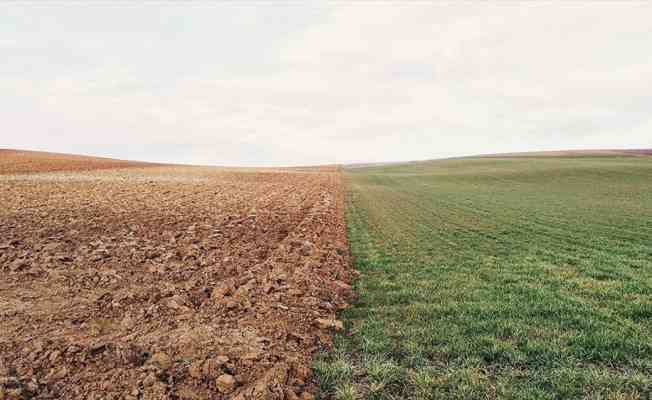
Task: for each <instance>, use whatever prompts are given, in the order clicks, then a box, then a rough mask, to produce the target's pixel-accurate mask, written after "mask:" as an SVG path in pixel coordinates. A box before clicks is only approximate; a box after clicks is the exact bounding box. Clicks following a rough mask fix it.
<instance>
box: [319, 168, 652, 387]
mask: <svg viewBox="0 0 652 400" xmlns="http://www.w3.org/2000/svg"><path fill="white" fill-rule="evenodd" d="M347 184H348V194H347V196H348V198H347V205H348V206H347V225H348V234H349V241H350V246H351V250H352V253H353V255H354V257H355V268H356V269H358V270H359V271H360V273H361V275H360V278H359V280H358V281H357V282H356V284H355V288H356V290H357V293H358V294H359V300H358V301H357V302H356V304H355V305H354V307H353V308H351V309H350V310H348V311H346V312H345V313H344V314H343V315H342V319H343V320H344V322H345V324H346V332H345V333H344V334H341V335H339V336H338V337H336V343H335V349H334V351H333V352H331V353H330V354H328V355H323V356H322V357H321V358H319V359H318V360H317V361H316V362H315V365H314V367H315V370H316V373H317V377H318V379H319V381H320V385H321V397H322V398H337V399H354V398H369V399H448V398H451V399H493V398H498V399H503V398H506V399H576V398H577V399H580V398H586V399H636V398H642V399H647V398H650V396H652V394H651V393H652V157H616V156H601V157H598V156H595V157H592V156H582V157H514V158H469V159H457V160H443V161H433V162H423V163H414V164H406V165H395V166H386V167H373V168H361V169H350V170H348V172H347Z"/></svg>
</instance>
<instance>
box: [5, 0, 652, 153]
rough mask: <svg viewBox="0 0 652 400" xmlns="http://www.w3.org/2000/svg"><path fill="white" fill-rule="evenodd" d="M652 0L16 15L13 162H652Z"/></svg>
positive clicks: (118, 9)
mask: <svg viewBox="0 0 652 400" xmlns="http://www.w3.org/2000/svg"><path fill="white" fill-rule="evenodd" d="M651 21H652V2H625V1H619V2H612V3H608V2H604V1H601V2H568V1H564V2H543V1H541V2H529V3H517V2H504V3H498V2H454V3H444V2H396V3H390V2H382V3H374V2H366V1H365V2H362V1H360V2H286V3H271V2H253V1H251V2H237V3H235V2H230V3H229V2H208V1H206V2H200V1H196V2H188V3H154V2H149V3H148V2H141V3H127V2H115V3H106V2H88V3H85V4H84V3H81V2H71V3H61V2H57V3H55V2H41V3H25V2H23V3H18V2H15V3H12V2H4V3H2V4H1V5H0V121H1V128H0V148H18V149H32V150H46V151H55V152H64V153H76V154H90V155H100V156H109V157H116V158H122V159H135V160H143V161H159V162H178V163H190V164H204V165H239V166H290V165H315V164H332V163H338V164H346V163H353V162H383V161H406V160H420V159H433V158H443V157H453V156H463V155H474V154H487V153H499V152H513V151H538V150H557V149H592V148H596V149H597V148H652V22H651Z"/></svg>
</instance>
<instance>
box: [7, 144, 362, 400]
mask: <svg viewBox="0 0 652 400" xmlns="http://www.w3.org/2000/svg"><path fill="white" fill-rule="evenodd" d="M8 154H10V153H7V151H4V152H3V153H0V160H3V161H0V204H2V207H1V208H0V399H13V398H17V399H22V398H24V399H28V398H36V399H131V400H133V399H227V398H237V399H241V400H244V399H296V398H303V399H309V398H312V395H311V394H310V393H311V392H312V390H313V387H314V383H313V378H312V375H311V371H310V368H309V366H310V362H311V359H312V355H313V354H314V353H315V352H317V351H320V350H322V349H327V348H328V347H329V345H330V337H329V334H330V333H331V332H332V331H334V330H337V329H341V325H340V323H339V321H337V320H335V316H336V312H337V311H338V310H341V309H344V308H346V307H347V301H348V300H350V298H351V295H352V293H351V288H350V286H349V284H350V282H351V279H352V277H353V276H352V271H351V270H350V267H349V258H348V250H347V244H346V238H345V227H344V220H343V189H342V179H341V175H340V172H339V170H338V169H337V168H319V169H304V170H302V169H293V170H289V169H288V170H226V169H217V168H203V167H181V166H154V165H144V164H130V165H126V164H124V162H117V163H119V165H115V164H113V165H109V164H111V162H112V161H107V160H103V161H92V160H91V161H89V162H88V163H86V164H84V163H83V161H80V159H79V158H76V157H72V158H71V159H70V161H66V159H65V157H64V156H61V155H58V158H57V160H56V161H51V160H52V158H48V157H45V159H44V160H45V161H43V162H40V161H39V157H37V156H34V154H35V153H22V155H17V154H15V152H14V153H11V155H10V156H11V157H14V159H15V158H16V157H22V158H20V159H21V160H23V161H22V163H21V165H22V166H20V167H19V166H17V164H16V163H14V162H9V161H7V160H8V158H6V157H8ZM30 154H31V155H30ZM36 154H37V155H38V153H36ZM25 165H29V166H30V167H29V169H28V170H26V169H25V167H24V166H25ZM116 167H118V168H116ZM106 168H108V169H106ZM50 170H54V171H58V172H50Z"/></svg>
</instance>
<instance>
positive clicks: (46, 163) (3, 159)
mask: <svg viewBox="0 0 652 400" xmlns="http://www.w3.org/2000/svg"><path fill="white" fill-rule="evenodd" d="M148 165H155V164H150V163H143V162H134V161H123V160H114V159H111V158H101V157H87V156H77V155H70V154H59V153H46V152H42V151H25V150H9V149H0V174H5V175H6V174H29V173H35V172H52V171H90V170H97V169H109V168H128V167H139V166H140V167H144V166H148Z"/></svg>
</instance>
